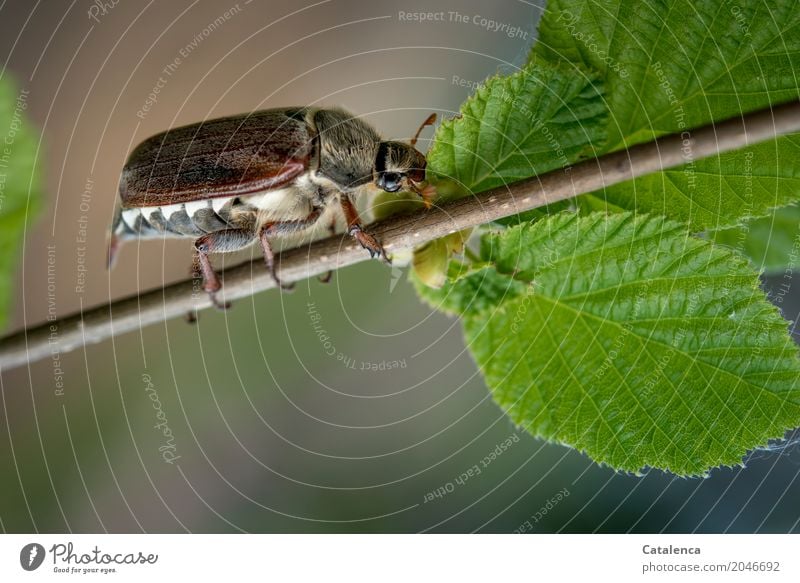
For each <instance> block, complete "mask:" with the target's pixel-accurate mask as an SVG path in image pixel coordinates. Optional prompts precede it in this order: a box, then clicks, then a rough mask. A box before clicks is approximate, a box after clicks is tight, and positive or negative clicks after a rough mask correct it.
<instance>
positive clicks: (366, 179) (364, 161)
mask: <svg viewBox="0 0 800 583" xmlns="http://www.w3.org/2000/svg"><path fill="white" fill-rule="evenodd" d="M435 119H436V116H435V114H434V115H431V116H430V117H429V118H428V119H426V120H425V122H424V123H423V124H422V126H420V129H419V131H417V134H416V135H415V136H414V138H413V139H412V140H411V143H410V145H409V144H405V143H403V142H396V141H384V140H382V139H381V137H380V136H379V135H378V133H377V132H376V131H375V130H374V129H373V128H372V127H371V126H370V125H369V124H367V123H366V122H364V121H363V120H361V119H358V118H356V117H353V116H352V115H350V114H349V113H347V112H345V111H343V110H341V109H317V108H285V109H268V110H263V111H256V112H254V113H249V114H245V115H239V116H233V117H226V118H220V119H213V120H208V121H204V122H201V123H196V124H192V125H188V126H183V127H179V128H175V129H171V130H168V131H166V132H163V133H161V134H158V135H156V136H153V137H151V138H149V139H147V140H145V141H144V142H142V143H141V144H139V146H137V147H136V148H135V149H134V151H133V152H132V153H131V155H130V157H129V158H128V161H127V163H126V164H125V167H124V168H123V170H122V176H121V178H120V185H119V193H120V199H121V203H122V204H121V208H120V209H119V211H118V213H117V215H116V218H115V221H114V224H113V227H112V237H111V244H110V247H109V264H113V260H114V256H115V253H116V251H117V248H118V246H119V244H120V242H122V241H124V240H125V239H130V238H136V237H139V238H147V237H164V236H177V237H193V238H194V239H195V243H194V247H195V254H194V262H193V271H194V273H195V274H196V275H202V277H203V287H204V289H205V291H206V292H208V294H209V295H210V296H211V299H212V301H213V302H214V304H215V305H216V306H217V307H220V308H222V307H226V306H222V305H221V303H220V302H219V301H218V300H217V299H216V297H215V294H216V292H217V291H219V289H220V287H221V284H220V281H219V278H218V276H217V274H216V273H215V271H214V268H213V267H212V266H211V262H210V261H209V258H208V256H209V254H211V253H225V252H230V251H236V250H239V249H242V248H244V247H246V246H248V245H250V244H252V243H255V242H256V241H258V242H259V243H260V244H261V248H262V250H263V253H264V260H265V261H266V264H267V268H268V269H269V271H270V273H271V274H272V276H273V278H274V279H275V281H276V282H277V283H278V284H279V285H280V281H279V280H278V277H277V275H276V272H275V254H274V252H273V246H272V244H271V243H270V239H271V238H273V237H286V236H288V235H290V234H297V233H301V232H304V231H308V230H309V229H310V228H312V227H314V226H315V225H316V224H317V223H318V222H319V221H320V220H321V218H322V217H323V216H326V217H327V219H328V221H329V222H332V221H335V216H336V215H335V214H332V213H334V212H336V211H335V209H336V208H337V207H340V208H341V211H342V212H343V213H344V217H345V220H346V224H347V227H348V232H349V233H350V235H352V236H353V237H354V238H355V239H356V240H357V241H358V242H359V243H360V244H361V245H362V246H363V247H364V248H365V249H367V250H368V251H369V252H370V255H371V256H373V257H374V256H376V255H377V256H379V257H382V258H383V259H385V260H387V261H388V259H387V257H386V253H385V251H384V250H383V247H382V246H381V244H380V242H379V241H377V240H376V239H375V237H373V236H372V235H370V234H369V233H367V232H365V231H364V229H363V227H362V224H361V219H360V218H359V216H358V212H357V210H356V206H355V203H354V197H355V196H357V195H358V194H359V193H361V192H364V191H365V190H366V189H367V188H368V187H369V186H371V185H375V186H377V187H378V188H380V189H383V190H385V191H387V192H397V191H399V190H401V189H404V190H410V191H413V192H416V193H417V194H418V195H420V196H421V197H422V198H423V199H424V200H425V203H426V205H428V206H430V199H431V198H432V196H433V193H434V192H435V191H434V190H433V188H432V187H431V186H425V185H423V184H422V183H424V181H425V157H424V156H423V155H422V154H421V153H420V152H419V151H417V150H416V149H415V148H414V145H415V144H416V141H417V138H418V137H419V134H420V132H421V131H422V129H423V128H424V127H425V126H426V125H430V124H432V123H433V122H434V121H435ZM334 202H338V203H339V204H338V205H335V204H332V203H334ZM329 211H330V214H329ZM333 224H335V223H333Z"/></svg>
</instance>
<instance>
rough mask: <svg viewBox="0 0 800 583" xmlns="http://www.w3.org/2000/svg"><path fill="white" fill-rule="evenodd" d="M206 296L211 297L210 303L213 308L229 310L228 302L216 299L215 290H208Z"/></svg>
mask: <svg viewBox="0 0 800 583" xmlns="http://www.w3.org/2000/svg"><path fill="white" fill-rule="evenodd" d="M208 297H209V298H210V299H211V303H212V304H213V305H214V307H215V308H217V309H218V310H220V311H222V312H224V311H225V310H230V309H231V306H232V304H231V303H230V302H221V301H219V300H218V299H217V292H215V291H213V292H208Z"/></svg>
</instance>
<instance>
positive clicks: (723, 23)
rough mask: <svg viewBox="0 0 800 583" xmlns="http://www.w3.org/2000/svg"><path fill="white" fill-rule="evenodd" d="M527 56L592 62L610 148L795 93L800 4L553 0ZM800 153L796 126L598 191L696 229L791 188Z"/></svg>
mask: <svg viewBox="0 0 800 583" xmlns="http://www.w3.org/2000/svg"><path fill="white" fill-rule="evenodd" d="M531 62H533V63H537V62H552V63H558V64H560V65H564V64H566V63H572V64H573V65H574V66H575V67H576V71H578V70H580V71H583V70H585V69H586V68H591V69H593V70H596V71H599V72H600V73H601V79H602V82H603V86H604V88H605V97H606V100H607V103H608V109H609V114H610V115H609V117H608V125H607V128H606V132H607V136H608V141H607V144H606V147H605V150H607V151H613V150H618V149H620V148H622V147H625V146H626V145H632V144H634V143H639V142H644V141H649V140H651V139H653V138H654V137H656V136H659V135H663V134H666V133H671V132H682V131H687V130H690V129H692V128H695V127H699V126H701V125H704V124H706V123H708V122H710V121H712V120H723V119H727V118H730V117H735V116H737V115H741V114H742V113H747V112H750V111H754V110H757V109H761V108H764V107H767V106H769V105H770V104H777V103H782V102H786V101H789V100H792V99H797V98H798V95H799V94H800V93H799V91H798V77H797V74H796V71H797V70H800V4H799V3H798V2H797V1H796V0H770V1H765V0H760V1H755V2H741V3H729V2H724V1H722V0H699V1H691V2H690V1H687V0H661V1H656V0H649V1H647V2H641V1H638V0H637V1H633V0H551V1H550V2H548V7H547V11H546V12H545V14H544V16H543V18H542V22H541V24H540V27H539V40H538V42H537V43H536V45H535V46H534V48H533V51H532V54H531ZM798 155H800V146H799V145H798V139H797V137H792V138H784V139H781V140H778V141H777V143H776V142H773V143H767V144H762V145H759V146H756V147H754V148H750V149H748V150H746V151H740V152H736V153H731V154H725V155H723V156H720V157H718V158H710V159H706V160H702V161H697V162H695V163H694V164H691V165H688V166H684V167H683V168H678V169H675V170H672V171H669V172H665V173H661V174H654V175H650V176H647V177H645V178H641V179H639V180H636V181H635V182H628V183H624V184H620V185H616V186H614V187H611V188H609V189H607V190H606V191H604V192H603V193H596V196H598V197H599V198H601V199H605V200H606V201H607V202H608V203H609V204H610V205H612V207H621V208H623V209H627V210H638V211H644V212H651V213H658V214H665V215H667V216H669V217H671V218H675V219H680V220H685V221H689V222H690V224H691V226H692V228H693V229H694V230H695V231H703V230H708V229H717V228H722V227H728V226H733V225H736V224H738V223H739V222H741V221H742V220H744V219H746V218H748V217H757V216H765V215H766V214H768V213H769V211H770V209H772V208H774V207H776V206H782V205H785V204H787V203H788V202H790V201H795V200H798V197H800V189H799V188H798V186H799V185H798V178H799V177H798V170H797V168H796V164H795V163H794V161H795V160H797V158H798ZM748 156H750V158H748ZM748 165H749V166H750V171H751V173H752V174H751V176H748V175H747V174H746V173H745V172H746V169H747V167H748ZM749 181H752V182H753V183H754V184H753V185H752V188H750V189H748V182H749Z"/></svg>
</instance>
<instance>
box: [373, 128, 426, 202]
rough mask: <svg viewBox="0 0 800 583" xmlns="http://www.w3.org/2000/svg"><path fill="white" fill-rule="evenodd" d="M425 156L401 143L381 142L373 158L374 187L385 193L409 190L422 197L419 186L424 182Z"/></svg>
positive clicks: (412, 147)
mask: <svg viewBox="0 0 800 583" xmlns="http://www.w3.org/2000/svg"><path fill="white" fill-rule="evenodd" d="M425 165H426V161H425V156H424V155H423V154H422V153H421V152H419V151H418V150H417V149H416V148H414V146H410V145H409V144H404V143H403V142H393V141H389V142H381V144H380V146H379V147H378V155H377V157H376V158H375V185H376V186H377V187H378V188H381V189H383V190H385V191H386V192H397V191H398V190H400V189H404V190H411V191H412V192H416V193H417V194H419V195H420V196H422V191H421V190H420V186H419V184H420V183H421V182H424V181H425Z"/></svg>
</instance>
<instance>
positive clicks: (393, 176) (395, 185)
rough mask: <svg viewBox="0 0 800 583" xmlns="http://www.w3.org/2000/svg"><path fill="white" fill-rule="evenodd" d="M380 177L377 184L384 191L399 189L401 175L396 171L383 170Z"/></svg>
mask: <svg viewBox="0 0 800 583" xmlns="http://www.w3.org/2000/svg"><path fill="white" fill-rule="evenodd" d="M381 178H382V180H381V181H380V182H381V183H380V184H379V185H378V186H380V187H381V188H382V189H384V190H385V191H386V192H397V191H398V190H400V180H401V176H400V175H399V174H398V173H397V172H384V173H383V175H382V176H381Z"/></svg>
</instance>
